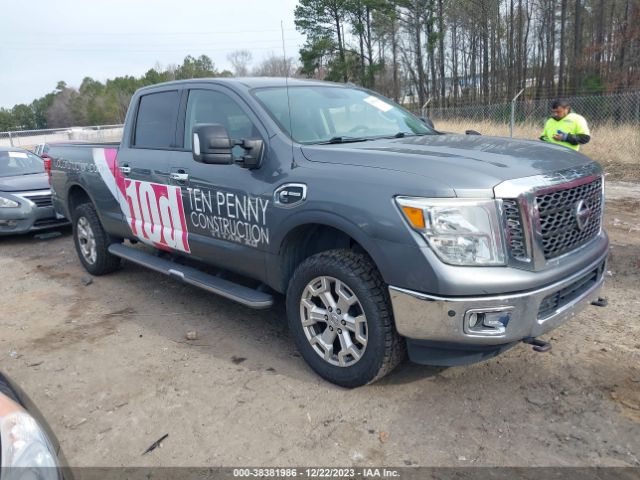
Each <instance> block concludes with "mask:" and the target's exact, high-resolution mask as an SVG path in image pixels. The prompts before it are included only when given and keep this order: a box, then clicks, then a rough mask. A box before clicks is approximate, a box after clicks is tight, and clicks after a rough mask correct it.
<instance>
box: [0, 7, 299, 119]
mask: <svg viewBox="0 0 640 480" xmlns="http://www.w3.org/2000/svg"><path fill="white" fill-rule="evenodd" d="M296 4H297V0H262V1H260V0H178V1H177V0H154V1H140V0H106V1H81V0H73V1H72V0H55V1H54V0H22V1H16V0H0V107H4V108H12V107H13V106H14V105H16V104H19V103H26V104H29V103H31V102H32V101H33V100H35V99H36V98H39V97H42V96H43V95H45V94H47V93H49V92H51V91H53V90H54V89H55V87H56V85H57V83H58V81H60V80H63V81H65V82H66V83H67V85H69V86H71V87H76V88H77V87H78V86H80V84H81V82H82V79H83V78H84V77H91V78H93V79H95V80H99V81H101V82H104V81H105V80H107V79H108V78H114V77H117V76H123V75H134V76H141V75H144V73H145V72H146V71H147V70H149V69H150V68H153V67H154V66H156V64H160V65H161V66H163V67H165V66H167V65H170V64H181V63H182V61H183V60H184V57H186V56H187V55H192V56H194V57H198V56H200V55H207V56H209V57H210V58H211V59H212V60H213V62H214V64H215V66H216V68H217V69H218V70H224V69H228V70H232V69H231V64H230V63H229V62H228V60H227V55H228V54H229V53H230V52H232V51H234V50H239V49H246V50H249V51H250V52H251V53H252V55H253V62H252V65H254V66H255V65H257V64H259V63H260V61H261V60H263V59H264V58H265V57H267V56H268V55H269V54H270V53H274V54H277V55H282V32H281V22H282V25H283V27H284V45H285V51H286V54H287V56H288V57H293V58H296V59H297V58H298V50H299V49H300V47H301V46H302V44H303V43H304V36H303V35H301V34H300V33H299V32H297V31H296V30H295V25H294V23H293V11H294V9H295V6H296Z"/></svg>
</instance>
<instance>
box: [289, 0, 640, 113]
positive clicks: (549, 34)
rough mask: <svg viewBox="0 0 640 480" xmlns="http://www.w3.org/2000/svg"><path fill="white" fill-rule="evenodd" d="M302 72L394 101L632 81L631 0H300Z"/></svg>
mask: <svg viewBox="0 0 640 480" xmlns="http://www.w3.org/2000/svg"><path fill="white" fill-rule="evenodd" d="M295 22H296V27H297V29H298V30H299V31H300V32H302V33H304V34H305V36H306V43H305V46H304V48H303V49H302V50H301V52H300V60H301V63H302V66H301V73H302V74H303V75H306V76H308V77H314V78H322V79H328V80H334V81H341V82H354V83H357V84H360V85H363V86H366V87H368V88H371V89H374V90H377V91H379V92H381V93H383V94H385V95H387V96H389V97H392V98H394V99H395V100H396V101H398V100H404V101H405V102H412V103H418V104H419V105H423V104H424V103H425V102H427V101H431V102H433V104H436V105H440V106H448V105H457V104H462V103H481V104H482V103H492V102H496V101H504V100H505V99H511V98H512V97H513V96H514V95H515V94H516V93H517V92H519V91H520V90H521V89H524V90H525V94H526V95H527V96H529V97H533V98H544V97H550V96H564V95H580V94H593V93H603V92H610V91H620V90H628V89H632V88H638V87H640V1H639V0H606V1H605V0H299V3H298V5H297V7H296V9H295Z"/></svg>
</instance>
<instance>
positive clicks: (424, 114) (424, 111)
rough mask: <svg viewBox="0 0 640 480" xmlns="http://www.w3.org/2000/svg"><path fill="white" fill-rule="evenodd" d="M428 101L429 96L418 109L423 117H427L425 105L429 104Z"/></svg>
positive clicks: (429, 100)
mask: <svg viewBox="0 0 640 480" xmlns="http://www.w3.org/2000/svg"><path fill="white" fill-rule="evenodd" d="M429 102H431V99H430V98H429V99H428V100H427V101H426V102H425V104H424V105H422V108H421V109H420V113H421V114H422V116H423V117H424V118H427V107H428V106H429Z"/></svg>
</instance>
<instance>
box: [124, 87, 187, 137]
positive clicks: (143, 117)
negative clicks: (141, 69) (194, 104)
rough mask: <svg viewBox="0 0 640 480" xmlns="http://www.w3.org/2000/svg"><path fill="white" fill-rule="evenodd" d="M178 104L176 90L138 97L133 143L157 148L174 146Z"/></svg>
mask: <svg viewBox="0 0 640 480" xmlns="http://www.w3.org/2000/svg"><path fill="white" fill-rule="evenodd" d="M179 104H180V94H179V92H178V91H177V90H172V91H169V92H158V93H150V94H148V95H144V96H142V97H140V104H139V107H138V116H137V119H136V127H135V136H134V141H133V145H134V146H135V147H141V148H157V149H163V148H173V147H175V146H176V145H175V137H176V123H177V120H178V107H179Z"/></svg>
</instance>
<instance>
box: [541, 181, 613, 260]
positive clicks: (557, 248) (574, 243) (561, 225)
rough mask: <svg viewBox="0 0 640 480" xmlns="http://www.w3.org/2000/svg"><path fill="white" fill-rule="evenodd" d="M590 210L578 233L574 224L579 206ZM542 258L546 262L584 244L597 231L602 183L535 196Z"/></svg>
mask: <svg viewBox="0 0 640 480" xmlns="http://www.w3.org/2000/svg"><path fill="white" fill-rule="evenodd" d="M581 200H584V202H585V203H586V205H587V206H588V207H589V209H590V214H589V221H588V222H587V223H586V225H585V226H584V228H582V229H580V228H579V226H578V222H577V220H576V208H577V205H578V203H579V202H580V201H581ZM536 207H537V209H538V215H539V218H540V228H541V234H542V246H543V252H544V257H545V258H546V259H547V260H548V259H551V258H555V257H558V256H560V255H562V254H564V253H566V252H569V251H571V250H573V249H575V248H577V247H579V246H580V245H583V244H585V243H587V242H588V241H589V240H591V239H592V238H593V237H595V236H596V235H597V234H598V232H599V231H600V222H601V216H602V179H601V178H598V179H597V180H594V181H593V182H591V183H586V184H584V185H579V186H577V187H571V188H565V189H560V190H556V191H554V192H551V193H547V194H544V195H539V196H536Z"/></svg>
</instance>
